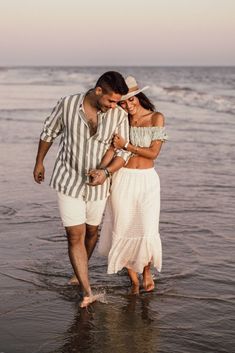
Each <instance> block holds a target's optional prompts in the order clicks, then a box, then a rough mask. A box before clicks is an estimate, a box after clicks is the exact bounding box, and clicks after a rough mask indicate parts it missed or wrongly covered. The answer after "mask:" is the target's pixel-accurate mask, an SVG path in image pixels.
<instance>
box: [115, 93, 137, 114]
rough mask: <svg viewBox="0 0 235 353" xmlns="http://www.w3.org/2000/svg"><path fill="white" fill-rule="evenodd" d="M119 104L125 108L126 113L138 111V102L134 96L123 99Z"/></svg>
mask: <svg viewBox="0 0 235 353" xmlns="http://www.w3.org/2000/svg"><path fill="white" fill-rule="evenodd" d="M120 106H121V107H122V108H123V109H125V111H126V112H127V113H128V114H130V115H134V114H136V113H137V111H138V108H139V106H140V102H139V99H138V98H137V97H136V96H133V97H130V98H128V99H126V100H125V101H120Z"/></svg>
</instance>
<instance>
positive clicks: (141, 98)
mask: <svg viewBox="0 0 235 353" xmlns="http://www.w3.org/2000/svg"><path fill="white" fill-rule="evenodd" d="M136 97H137V98H138V99H139V102H140V105H141V106H142V107H143V108H145V109H148V110H151V111H152V112H155V111H156V108H155V105H154V104H153V103H152V102H151V101H150V99H149V98H148V97H147V96H146V95H145V94H144V93H143V92H140V93H138V94H136Z"/></svg>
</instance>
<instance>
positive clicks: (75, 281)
mask: <svg viewBox="0 0 235 353" xmlns="http://www.w3.org/2000/svg"><path fill="white" fill-rule="evenodd" d="M68 284H70V285H71V286H79V280H78V279H77V277H76V275H73V277H72V278H70V280H69V281H68Z"/></svg>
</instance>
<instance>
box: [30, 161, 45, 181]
mask: <svg viewBox="0 0 235 353" xmlns="http://www.w3.org/2000/svg"><path fill="white" fill-rule="evenodd" d="M33 176H34V180H35V181H36V183H38V184H41V182H42V181H44V177H45V168H44V165H43V163H36V164H35V167H34V171H33Z"/></svg>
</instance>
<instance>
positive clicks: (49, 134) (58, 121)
mask: <svg viewBox="0 0 235 353" xmlns="http://www.w3.org/2000/svg"><path fill="white" fill-rule="evenodd" d="M63 103H64V99H63V98H61V99H60V100H59V101H58V102H57V104H56V106H55V107H54V109H53V110H52V112H51V114H50V115H49V116H48V117H47V118H46V120H45V122H44V125H43V130H42V133H41V135H40V139H41V140H43V141H46V142H53V141H54V139H55V138H56V137H57V136H58V135H60V134H61V132H62V130H63V127H64V124H63Z"/></svg>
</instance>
